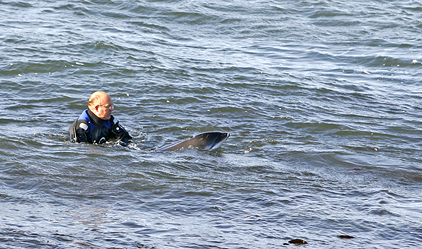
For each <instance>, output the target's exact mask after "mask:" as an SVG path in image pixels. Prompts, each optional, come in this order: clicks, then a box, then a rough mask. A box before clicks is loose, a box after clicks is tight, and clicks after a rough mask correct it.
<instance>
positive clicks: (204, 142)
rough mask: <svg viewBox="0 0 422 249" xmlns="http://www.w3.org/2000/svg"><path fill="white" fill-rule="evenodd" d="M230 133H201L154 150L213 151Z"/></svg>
mask: <svg viewBox="0 0 422 249" xmlns="http://www.w3.org/2000/svg"><path fill="white" fill-rule="evenodd" d="M229 137H230V133H224V132H206V133H201V134H198V135H196V136H193V137H191V138H188V139H185V140H183V141H180V142H177V143H174V144H170V145H167V146H164V147H161V148H158V149H156V150H155V151H156V152H164V151H175V150H183V149H189V148H192V149H199V150H215V149H217V148H218V147H220V146H221V145H222V144H223V143H224V142H225V141H226V140H227V139H228V138H229Z"/></svg>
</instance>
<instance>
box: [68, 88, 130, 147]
mask: <svg viewBox="0 0 422 249" xmlns="http://www.w3.org/2000/svg"><path fill="white" fill-rule="evenodd" d="M112 111H114V104H113V101H112V100H111V98H110V96H109V95H108V94H107V93H105V92H101V91H99V92H95V93H93V94H92V95H91V97H90V98H89V100H88V109H86V110H85V111H83V112H82V114H81V115H80V116H79V118H78V119H77V120H75V122H73V124H72V125H71V126H70V128H69V133H70V141H71V142H78V143H81V142H85V143H94V144H102V143H105V142H106V141H108V140H110V139H118V140H119V142H120V144H121V145H123V146H127V145H128V143H129V142H131V140H132V137H131V136H130V135H129V133H128V132H127V131H126V130H125V129H124V128H123V127H122V126H121V125H120V124H119V121H118V120H117V119H116V118H114V117H113V115H111V112H112Z"/></svg>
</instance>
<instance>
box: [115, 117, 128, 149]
mask: <svg viewBox="0 0 422 249" xmlns="http://www.w3.org/2000/svg"><path fill="white" fill-rule="evenodd" d="M111 123H112V127H111V132H112V133H113V135H114V136H115V137H116V138H117V139H119V140H120V141H121V143H120V144H121V145H123V146H127V145H128V143H130V142H132V137H131V136H130V135H129V132H127V131H126V129H125V128H123V126H121V125H120V123H119V120H117V119H116V118H114V117H113V119H112V122H111Z"/></svg>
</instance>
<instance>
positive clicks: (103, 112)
mask: <svg viewBox="0 0 422 249" xmlns="http://www.w3.org/2000/svg"><path fill="white" fill-rule="evenodd" d="M94 109H95V111H94V114H95V115H96V116H97V117H99V118H101V119H103V120H109V119H110V118H111V112H112V111H114V105H113V101H112V100H111V98H110V96H108V95H103V96H101V97H100V104H99V105H96V106H95V108H94Z"/></svg>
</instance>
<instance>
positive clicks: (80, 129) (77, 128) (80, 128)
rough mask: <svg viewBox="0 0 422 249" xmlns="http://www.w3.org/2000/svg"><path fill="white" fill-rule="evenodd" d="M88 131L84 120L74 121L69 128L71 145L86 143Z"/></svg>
mask: <svg viewBox="0 0 422 249" xmlns="http://www.w3.org/2000/svg"><path fill="white" fill-rule="evenodd" d="M88 129H89V126H88V122H86V121H85V120H75V122H73V124H72V125H71V126H70V128H69V134H70V141H71V142H73V143H75V142H77V143H87V142H88V132H89V131H88Z"/></svg>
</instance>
